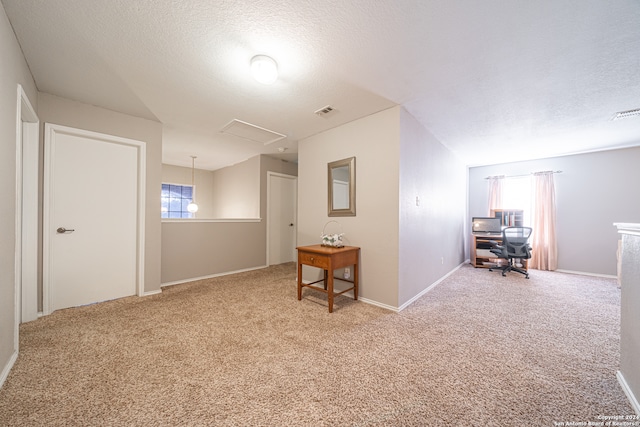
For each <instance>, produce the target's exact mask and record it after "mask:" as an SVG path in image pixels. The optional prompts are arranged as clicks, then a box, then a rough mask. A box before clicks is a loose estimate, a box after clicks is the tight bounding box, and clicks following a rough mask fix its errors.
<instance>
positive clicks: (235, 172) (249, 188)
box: [212, 156, 271, 218]
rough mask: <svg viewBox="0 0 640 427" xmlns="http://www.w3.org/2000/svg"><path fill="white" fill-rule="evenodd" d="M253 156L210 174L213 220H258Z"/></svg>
mask: <svg viewBox="0 0 640 427" xmlns="http://www.w3.org/2000/svg"><path fill="white" fill-rule="evenodd" d="M264 158H268V159H270V158H271V157H267V156H255V157H252V158H250V159H248V160H245V161H244V162H240V163H238V164H235V165H233V166H228V167H225V168H221V169H217V170H215V171H213V181H212V183H213V187H212V197H213V218H260V200H261V199H260V182H261V180H262V179H264V177H263V176H262V175H261V174H260V162H262V161H263V159H264ZM263 218H264V217H263Z"/></svg>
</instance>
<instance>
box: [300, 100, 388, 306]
mask: <svg viewBox="0 0 640 427" xmlns="http://www.w3.org/2000/svg"><path fill="white" fill-rule="evenodd" d="M351 156H355V158H356V216H354V217H336V218H333V217H332V218H329V216H328V214H327V213H328V212H327V198H328V194H327V191H328V189H327V186H328V184H327V179H328V178H327V164H328V163H330V162H333V161H336V160H341V159H345V158H347V157H351ZM399 160H400V108H399V107H394V108H391V109H388V110H385V111H382V112H379V113H377V114H373V115H371V116H368V117H365V118H362V119H359V120H356V121H353V122H350V123H347V124H345V125H342V126H340V127H337V128H334V129H331V130H328V131H325V132H322V133H320V134H317V135H314V136H311V137H309V138H306V139H303V140H301V141H300V142H299V143H298V245H312V244H319V243H320V234H321V232H322V228H323V226H324V225H325V224H326V223H327V222H328V221H329V220H337V221H338V222H339V223H340V224H341V225H342V229H343V231H344V233H345V238H344V239H345V244H346V245H350V246H359V247H360V248H361V253H360V293H359V295H360V296H361V297H362V298H363V299H368V300H371V301H374V302H377V303H379V304H381V305H386V306H389V307H392V308H395V307H397V306H398V195H399V181H398V168H399ZM304 270H305V279H306V280H315V279H316V278H318V277H320V274H321V272H320V271H319V270H317V269H312V268H310V267H309V268H307V267H304ZM339 285H340V282H336V287H338V286H339Z"/></svg>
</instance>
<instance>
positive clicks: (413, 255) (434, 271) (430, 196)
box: [398, 110, 467, 306]
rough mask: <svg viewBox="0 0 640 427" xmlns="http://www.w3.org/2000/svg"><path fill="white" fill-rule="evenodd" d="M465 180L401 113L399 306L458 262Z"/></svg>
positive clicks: (462, 170) (458, 166) (455, 163)
mask: <svg viewBox="0 0 640 427" xmlns="http://www.w3.org/2000/svg"><path fill="white" fill-rule="evenodd" d="M466 176H467V175H466V167H465V166H464V164H463V163H461V162H460V161H459V160H458V159H457V158H456V157H455V156H454V155H453V154H452V153H451V152H450V151H449V150H448V149H446V148H445V147H444V146H443V145H442V144H441V143H440V142H439V141H438V140H437V139H436V138H435V137H434V136H433V135H432V134H431V133H429V132H428V131H427V130H426V129H425V128H424V127H423V126H422V125H420V123H418V122H417V121H416V120H415V119H414V118H413V117H412V116H411V115H410V114H409V113H408V112H406V111H405V110H402V111H401V140H400V227H399V230H400V252H399V262H400V263H399V301H398V302H399V304H400V306H402V305H403V304H406V303H407V302H409V301H410V300H411V299H412V298H414V297H415V296H416V295H419V294H420V293H421V292H422V291H423V290H425V289H426V288H427V287H428V286H429V285H431V284H433V283H434V282H436V281H438V279H440V278H441V277H443V276H444V275H446V274H447V273H448V272H450V271H451V270H453V269H454V268H456V267H457V266H458V265H460V264H461V263H462V262H464V260H465V252H464V238H465V233H464V219H465V212H466V210H465V209H466ZM416 198H418V199H419V202H418V203H417V201H416Z"/></svg>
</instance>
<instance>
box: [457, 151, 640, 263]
mask: <svg viewBox="0 0 640 427" xmlns="http://www.w3.org/2000/svg"><path fill="white" fill-rule="evenodd" d="M638 165H640V147H634V148H626V149H620V150H611V151H600V152H594V153H587V154H577V155H573V156H563V157H553V158H548V159H541V160H533V161H527V162H516V163H505V164H500V165H493V166H483V167H475V168H470V169H469V217H468V218H467V221H468V222H470V221H471V217H473V216H484V215H487V213H488V197H489V196H488V184H487V180H486V179H484V178H485V177H486V176H490V175H503V174H504V175H519V174H527V173H530V172H535V171H541V170H561V171H562V173H561V174H556V175H555V176H554V180H555V183H556V203H557V238H558V269H559V270H565V271H574V272H582V273H591V274H603V275H616V270H617V267H616V265H617V262H616V251H617V248H618V246H617V241H618V237H617V233H616V231H615V229H614V227H613V225H612V224H613V223H614V222H636V223H637V222H640V197H638V190H637V189H636V188H635V186H636V185H637V184H638V183H640V167H638ZM467 244H468V243H467Z"/></svg>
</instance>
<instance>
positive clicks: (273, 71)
mask: <svg viewBox="0 0 640 427" xmlns="http://www.w3.org/2000/svg"><path fill="white" fill-rule="evenodd" d="M251 74H253V78H254V79H256V80H257V81H259V82H260V83H263V84H266V85H270V84H271V83H273V82H275V81H276V80H277V79H278V64H277V63H276V61H274V60H273V58H271V57H269V56H266V55H256V56H254V57H253V58H251Z"/></svg>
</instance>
